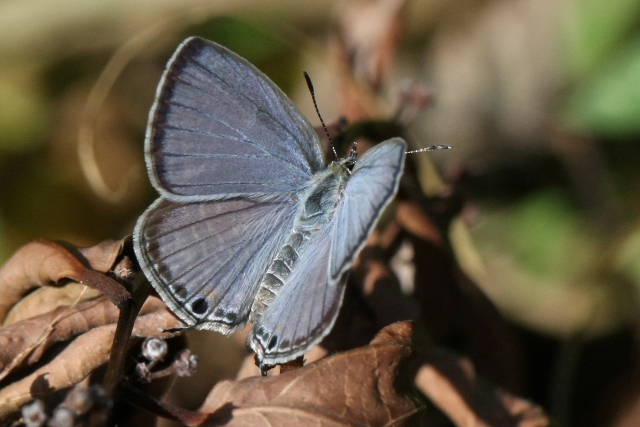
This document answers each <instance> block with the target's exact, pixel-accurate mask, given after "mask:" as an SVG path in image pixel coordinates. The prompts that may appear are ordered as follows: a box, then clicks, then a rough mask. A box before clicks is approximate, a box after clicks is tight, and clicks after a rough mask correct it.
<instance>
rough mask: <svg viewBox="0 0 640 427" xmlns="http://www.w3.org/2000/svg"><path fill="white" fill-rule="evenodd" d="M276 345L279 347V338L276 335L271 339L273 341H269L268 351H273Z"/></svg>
mask: <svg viewBox="0 0 640 427" xmlns="http://www.w3.org/2000/svg"><path fill="white" fill-rule="evenodd" d="M276 345H278V336H277V335H274V336H273V337H271V340H269V345H267V349H268V350H273V349H274V348H275V347H276Z"/></svg>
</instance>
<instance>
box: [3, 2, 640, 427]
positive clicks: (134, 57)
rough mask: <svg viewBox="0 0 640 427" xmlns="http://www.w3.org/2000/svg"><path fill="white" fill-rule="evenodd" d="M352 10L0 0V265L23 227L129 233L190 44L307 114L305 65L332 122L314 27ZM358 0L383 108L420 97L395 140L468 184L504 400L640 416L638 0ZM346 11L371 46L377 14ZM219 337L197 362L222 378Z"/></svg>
mask: <svg viewBox="0 0 640 427" xmlns="http://www.w3.org/2000/svg"><path fill="white" fill-rule="evenodd" d="M350 3H354V2H346V1H331V0H316V1H314V2H309V3H307V2H298V1H295V0H280V1H277V2H276V1H268V0H267V1H255V0H240V1H226V0H209V1H203V0H188V1H181V2H175V1H166V0H164V1H162V0H161V1H159V0H138V1H133V2H132V1H124V0H110V1H98V2H96V1H94V0H56V1H53V0H1V1H0V183H1V185H0V261H4V260H6V258H7V257H9V256H10V255H11V253H12V252H13V251H15V250H16V249H17V248H18V247H20V246H21V245H23V244H25V243H27V242H28V241H30V240H32V239H35V238H39V237H47V238H51V239H61V240H65V241H69V242H71V243H73V244H76V245H79V246H88V245H92V244H95V243H97V242H99V241H101V240H103V239H107V238H114V239H117V238H120V237H122V236H124V235H126V234H128V233H131V231H132V229H133V225H134V223H135V221H136V219H137V216H138V215H139V214H140V213H142V212H143V210H144V209H145V208H146V207H147V206H148V204H149V203H150V202H151V201H152V200H153V199H154V198H155V197H156V194H155V192H154V191H153V189H152V188H151V186H150V184H149V182H148V178H147V175H146V170H145V165H144V159H143V154H142V153H143V152H142V150H143V141H144V132H145V126H146V121H147V115H148V111H149V108H150V107H151V104H152V102H153V97H154V92H155V88H156V85H157V82H158V79H159V78H160V75H161V73H162V70H163V68H164V65H165V63H166V61H167V59H168V58H169V56H170V55H171V53H172V52H173V50H174V49H175V48H176V46H177V45H178V43H179V42H180V41H181V40H182V39H183V38H185V37H186V36H189V35H200V36H203V37H205V38H208V39H211V40H214V41H217V42H219V43H221V44H223V45H225V46H227V47H229V48H230V49H231V50H233V51H235V52H237V53H239V54H240V55H241V56H243V57H245V58H247V59H248V60H249V61H250V62H252V63H254V64H255V65H257V66H258V68H260V69H261V70H263V71H264V72H265V73H266V74H267V75H269V76H270V77H271V78H272V79H273V80H274V81H275V82H276V83H277V84H278V85H279V86H280V87H281V88H282V89H283V90H284V91H285V92H286V93H287V94H289V95H290V96H291V97H292V99H293V100H294V101H295V102H296V104H297V105H298V106H299V107H300V108H301V109H302V111H303V112H304V113H305V115H307V117H308V118H309V119H310V121H311V122H312V123H313V124H319V121H318V120H317V119H316V115H315V112H314V110H313V104H312V103H311V100H310V97H309V94H308V90H307V88H306V85H305V83H304V80H303V78H302V71H303V70H306V71H307V72H309V74H310V75H311V77H312V78H313V82H314V85H315V89H316V94H317V97H318V102H319V106H320V109H321V111H322V113H323V116H324V118H325V121H326V122H333V121H335V120H337V119H338V117H339V114H340V105H338V101H337V100H338V95H337V94H336V91H337V90H338V87H339V86H338V85H337V83H336V79H335V77H334V74H335V69H336V64H335V63H334V62H335V61H332V60H331V56H330V53H329V51H330V49H329V46H330V43H329V41H330V39H331V37H332V34H333V33H334V31H335V26H336V25H337V24H336V23H339V22H341V20H344V19H348V12H347V10H348V9H347V7H348V5H349V4H350ZM361 3H363V4H366V3H372V2H368V1H363V2H361ZM375 3H382V4H385V5H386V7H389V10H390V11H391V10H395V9H394V8H398V7H404V8H405V10H404V12H403V16H404V22H403V25H402V27H401V36H400V37H401V38H400V42H399V44H398V46H399V48H398V50H397V52H395V63H394V66H393V72H392V73H391V76H390V77H389V82H390V83H389V85H388V87H386V88H385V93H384V95H385V108H386V111H387V114H389V116H390V115H391V114H392V113H393V111H394V109H395V108H396V107H397V100H398V93H399V92H400V91H401V89H402V88H403V87H406V85H407V84H409V83H408V82H414V83H415V82H419V83H422V84H424V85H425V87H426V88H427V89H428V91H429V94H430V95H429V96H430V97H431V98H432V100H433V101H432V103H431V105H430V106H429V107H427V108H425V109H424V110H422V111H420V112H419V113H417V114H416V116H415V117H414V118H413V119H412V120H411V124H410V132H411V143H412V144H413V145H415V146H416V147H419V146H427V145H432V144H449V145H452V146H453V147H454V149H453V150H451V151H449V152H446V154H442V153H441V154H438V155H437V156H432V157H433V159H434V161H436V162H437V163H438V168H439V170H440V172H441V175H442V176H443V179H444V180H445V182H453V181H455V182H457V183H458V185H461V186H462V188H464V194H465V198H466V199H465V207H464V209H463V211H462V214H461V215H460V218H459V219H458V220H456V221H455V222H454V223H453V225H452V227H451V230H450V233H451V234H450V238H451V241H452V244H453V246H454V249H455V251H456V255H457V258H458V261H459V263H460V264H461V266H462V267H463V268H464V270H465V271H466V272H467V274H469V275H470V276H471V277H472V278H473V279H474V281H475V282H476V283H477V284H478V285H479V286H480V287H481V288H482V289H483V290H484V292H485V293H486V294H487V295H488V296H489V298H490V299H491V300H492V301H493V302H494V304H495V305H496V306H497V307H498V309H499V311H500V312H501V313H502V314H503V315H504V316H505V317H506V318H507V319H508V321H509V322H511V323H512V324H513V325H514V326H515V327H516V328H517V330H518V331H519V334H520V336H521V337H522V339H523V348H524V350H525V353H524V354H525V360H526V361H527V372H526V377H527V378H528V379H529V382H528V385H527V386H526V387H525V388H524V389H523V390H518V392H519V393H521V394H523V395H524V396H525V397H528V398H530V399H532V400H534V401H536V402H538V403H540V404H542V405H544V406H545V408H546V409H547V410H548V411H549V412H550V414H551V415H552V416H554V417H555V419H556V421H557V422H558V423H559V424H560V425H566V426H592V425H593V426H598V425H620V426H623V425H629V426H631V425H640V404H638V396H639V395H640V382H639V381H638V379H640V371H639V370H638V369H637V368H638V366H637V362H638V358H637V348H636V347H637V339H638V337H639V336H640V334H638V318H637V315H638V309H639V308H640V299H639V298H638V289H639V288H640V197H638V195H639V194H640V167H639V165H640V2H639V1H638V0H413V1H412V0H409V1H407V2H403V1H399V0H386V1H382V0H380V1H376V2H375ZM378 10H380V9H378ZM390 13H392V12H390ZM362 19H363V20H364V21H360V22H359V23H358V25H357V26H356V25H354V28H355V29H357V30H358V31H354V33H353V34H352V35H351V36H352V37H354V38H361V39H362V38H364V39H365V40H366V38H367V37H369V35H370V34H369V33H368V32H367V31H368V28H369V29H371V30H374V29H375V27H376V25H379V24H380V19H384V14H380V13H377V14H375V15H372V16H371V17H370V18H367V17H366V16H365V17H364V18H362ZM362 22H365V23H366V25H363V24H362ZM347 27H348V25H347ZM418 156H422V154H420V155H418ZM214 340H216V339H215V338H214ZM226 341H229V340H224V339H222V340H217V341H215V343H216V344H208V345H225V344H224V342H226ZM196 345H197V344H196ZM226 345H229V344H226ZM231 346H235V347H233V348H232V349H231V350H229V351H226V350H225V351H218V356H217V358H216V360H215V361H213V362H207V363H211V366H209V367H207V368H203V369H209V370H213V371H214V375H213V377H214V378H220V377H225V376H227V377H231V376H233V375H234V370H235V369H237V365H238V363H239V360H241V358H242V357H243V355H244V350H243V348H242V346H241V345H237V344H234V343H233V342H232V344H231ZM202 351H206V349H202ZM205 366H206V365H205ZM211 381H215V379H212V380H211ZM208 388H210V385H209V386H206V385H205V386H203V390H204V392H206V390H208ZM204 392H203V393H204ZM194 393H195V392H194ZM185 405H187V406H188V405H189V403H185ZM191 405H193V404H191ZM195 405H196V406H197V402H196V403H195ZM634 411H635V412H634ZM634 414H635V415H634Z"/></svg>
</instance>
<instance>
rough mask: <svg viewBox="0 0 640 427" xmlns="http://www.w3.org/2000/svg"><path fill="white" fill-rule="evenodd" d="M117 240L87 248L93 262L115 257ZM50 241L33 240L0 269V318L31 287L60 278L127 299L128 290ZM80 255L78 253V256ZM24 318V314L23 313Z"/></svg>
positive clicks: (112, 297) (119, 299)
mask: <svg viewBox="0 0 640 427" xmlns="http://www.w3.org/2000/svg"><path fill="white" fill-rule="evenodd" d="M118 246H119V243H117V242H106V243H104V244H100V245H98V247H97V248H94V249H87V250H85V253H86V254H87V255H89V256H90V257H91V258H92V260H93V262H94V263H95V264H96V265H97V266H99V267H104V266H105V265H106V264H108V262H109V261H110V260H111V262H113V261H112V259H115V256H114V252H115V250H114V247H118ZM72 251H73V252H75V250H74V249H73V248H71V249H69V248H66V247H64V246H62V245H61V244H58V243H56V242H52V241H50V240H45V239H39V240H34V241H33V242H30V243H28V244H26V245H25V246H23V247H22V248H20V249H19V250H18V251H17V252H16V253H15V254H13V256H12V257H11V258H9V260H8V261H7V262H6V263H5V265H4V266H3V267H2V269H1V270H0V292H2V299H1V300H0V321H4V319H5V318H6V316H7V313H8V312H9V310H10V309H11V307H13V306H14V305H15V304H16V303H17V302H18V301H20V299H21V298H22V297H23V296H24V295H25V294H26V293H28V292H29V291H31V290H32V289H33V288H35V287H38V286H47V285H52V284H56V283H58V282H59V281H61V280H64V279H67V280H73V281H76V282H79V283H83V284H86V285H88V286H91V287H93V288H96V289H99V290H100V291H101V292H102V293H103V294H105V295H107V297H108V298H109V299H110V300H111V301H113V302H114V303H116V304H119V303H122V302H123V301H126V300H127V299H128V298H129V293H128V292H127V291H126V290H125V289H124V288H123V287H122V286H120V285H119V284H118V283H117V282H115V281H114V280H113V279H111V278H109V277H107V276H105V275H104V274H102V273H100V272H98V271H95V270H94V269H91V268H89V266H88V265H86V264H89V262H88V261H87V260H85V259H82V258H83V256H82V255H79V252H78V254H76V253H73V252H72ZM78 255H79V256H78ZM22 317H23V318H24V317H27V316H22Z"/></svg>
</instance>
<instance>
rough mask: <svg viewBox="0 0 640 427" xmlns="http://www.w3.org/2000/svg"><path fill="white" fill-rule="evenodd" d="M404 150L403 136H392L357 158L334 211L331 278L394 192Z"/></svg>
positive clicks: (357, 247)
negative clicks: (334, 225)
mask: <svg viewBox="0 0 640 427" xmlns="http://www.w3.org/2000/svg"><path fill="white" fill-rule="evenodd" d="M406 150H407V144H406V142H405V141H404V140H403V139H401V138H393V139H390V140H388V141H385V142H383V143H381V144H379V145H377V146H375V147H373V148H372V149H370V150H368V151H367V152H366V153H364V155H363V156H362V157H360V158H359V159H358V161H357V163H356V165H355V167H354V168H353V172H352V174H351V177H350V178H349V181H348V182H347V185H346V187H345V189H344V192H343V194H342V199H341V200H340V203H339V204H338V208H337V211H336V216H337V218H336V228H335V232H334V233H333V236H332V243H331V256H330V260H329V270H330V277H331V278H332V279H337V278H338V277H340V276H341V275H342V274H343V273H344V271H345V270H346V269H348V268H350V267H351V265H352V264H353V261H354V259H355V257H356V256H357V255H358V253H359V252H360V249H362V247H363V246H364V244H365V241H366V239H367V238H368V237H369V234H371V232H372V231H373V228H374V227H375V225H376V222H377V221H378V218H379V217H380V215H381V214H382V212H383V211H384V208H385V207H386V206H387V205H388V204H389V203H390V202H391V200H392V199H393V197H394V196H395V194H396V192H397V191H398V185H399V184H400V176H401V175H402V171H403V169H404V159H405V151H406Z"/></svg>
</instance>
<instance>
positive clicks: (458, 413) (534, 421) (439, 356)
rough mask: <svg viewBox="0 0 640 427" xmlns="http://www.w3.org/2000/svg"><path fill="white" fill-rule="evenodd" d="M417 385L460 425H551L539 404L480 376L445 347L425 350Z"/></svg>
mask: <svg viewBox="0 0 640 427" xmlns="http://www.w3.org/2000/svg"><path fill="white" fill-rule="evenodd" d="M421 360H423V361H425V363H424V364H423V365H422V366H421V367H420V369H419V370H418V372H417V375H416V377H415V384H416V387H417V388H418V389H419V390H420V391H421V392H422V393H424V395H425V396H427V397H428V398H429V399H430V400H431V401H432V402H433V403H434V404H435V405H436V406H437V407H438V408H440V410H442V412H444V413H445V414H446V415H447V416H448V417H449V419H450V420H451V421H452V422H453V423H454V424H455V425H456V426H458V427H547V426H549V419H548V418H547V416H546V415H545V413H544V411H543V410H542V408H541V407H539V406H538V405H536V404H534V403H532V402H529V401H527V400H525V399H522V398H519V397H516V396H514V395H512V394H510V393H507V392H506V391H504V390H501V389H499V388H496V387H494V386H491V385H489V384H488V383H485V382H484V381H481V380H480V379H478V378H477V377H476V373H475V369H474V367H473V364H472V363H471V361H469V360H468V359H464V358H460V357H457V356H454V355H452V354H451V353H449V352H447V351H444V350H442V349H441V348H438V347H435V346H431V347H429V348H428V349H427V350H426V351H425V350H423V351H422V354H421Z"/></svg>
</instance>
